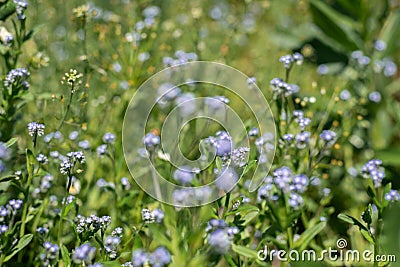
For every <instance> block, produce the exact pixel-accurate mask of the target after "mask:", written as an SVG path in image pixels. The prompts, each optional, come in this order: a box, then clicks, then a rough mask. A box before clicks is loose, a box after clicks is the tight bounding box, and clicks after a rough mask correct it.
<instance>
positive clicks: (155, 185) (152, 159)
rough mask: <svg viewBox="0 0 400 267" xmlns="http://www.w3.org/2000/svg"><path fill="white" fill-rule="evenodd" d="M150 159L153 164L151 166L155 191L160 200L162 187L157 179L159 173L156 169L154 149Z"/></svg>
mask: <svg viewBox="0 0 400 267" xmlns="http://www.w3.org/2000/svg"><path fill="white" fill-rule="evenodd" d="M150 161H151V163H152V164H153V166H150V168H151V177H152V179H153V186H154V191H155V193H156V197H157V199H158V200H161V188H160V183H159V182H158V179H157V173H156V170H155V165H156V164H155V160H154V151H152V152H150Z"/></svg>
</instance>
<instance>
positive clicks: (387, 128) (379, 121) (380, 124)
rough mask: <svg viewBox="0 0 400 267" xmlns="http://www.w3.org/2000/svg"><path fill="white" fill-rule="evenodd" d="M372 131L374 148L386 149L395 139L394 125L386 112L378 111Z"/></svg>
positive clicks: (371, 136)
mask: <svg viewBox="0 0 400 267" xmlns="http://www.w3.org/2000/svg"><path fill="white" fill-rule="evenodd" d="M370 129H371V132H370V134H371V135H370V140H371V142H372V144H373V146H374V148H376V149H384V148H386V147H388V145H389V144H390V143H391V140H392V138H393V130H392V129H393V125H392V121H391V118H390V117H389V114H388V113H387V112H386V111H384V110H379V111H378V113H377V114H376V117H375V119H374V121H373V122H372V126H371V128H370Z"/></svg>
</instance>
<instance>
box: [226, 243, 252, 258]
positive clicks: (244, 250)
mask: <svg viewBox="0 0 400 267" xmlns="http://www.w3.org/2000/svg"><path fill="white" fill-rule="evenodd" d="M232 250H233V251H235V252H236V253H237V254H239V255H241V256H244V257H246V258H249V259H256V258H257V252H256V251H255V250H253V249H251V248H248V247H244V246H239V245H235V244H232Z"/></svg>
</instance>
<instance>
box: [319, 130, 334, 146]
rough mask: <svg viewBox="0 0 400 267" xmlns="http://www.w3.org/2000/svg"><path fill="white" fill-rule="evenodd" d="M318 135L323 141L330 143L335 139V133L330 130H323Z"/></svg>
mask: <svg viewBox="0 0 400 267" xmlns="http://www.w3.org/2000/svg"><path fill="white" fill-rule="evenodd" d="M319 136H320V137H321V139H322V140H323V141H325V142H326V143H329V144H331V145H332V144H333V143H334V142H335V139H336V133H335V132H332V131H330V130H323V131H322V133H321V134H320V135H319Z"/></svg>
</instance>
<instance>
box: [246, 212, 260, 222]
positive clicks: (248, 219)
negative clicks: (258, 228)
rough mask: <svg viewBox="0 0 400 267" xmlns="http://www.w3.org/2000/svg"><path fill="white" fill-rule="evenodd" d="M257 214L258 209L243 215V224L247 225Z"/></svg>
mask: <svg viewBox="0 0 400 267" xmlns="http://www.w3.org/2000/svg"><path fill="white" fill-rule="evenodd" d="M258 214H259V211H251V212H249V213H247V214H246V215H245V216H243V219H244V222H243V225H248V224H249V223H250V222H251V221H252V220H253V219H254V218H256V217H257V216H258Z"/></svg>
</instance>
